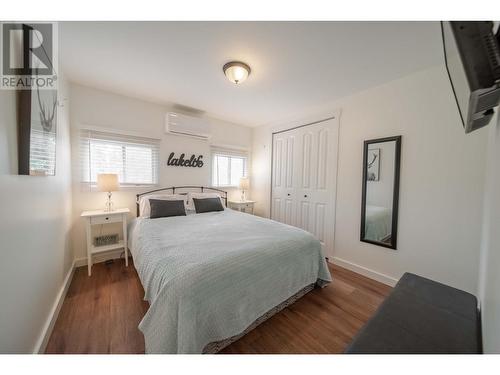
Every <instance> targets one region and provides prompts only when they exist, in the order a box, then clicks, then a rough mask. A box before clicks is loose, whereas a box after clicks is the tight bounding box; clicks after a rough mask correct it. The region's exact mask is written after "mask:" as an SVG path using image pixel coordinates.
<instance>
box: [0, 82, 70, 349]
mask: <svg viewBox="0 0 500 375" xmlns="http://www.w3.org/2000/svg"><path fill="white" fill-rule="evenodd" d="M59 82H60V83H59V84H60V86H59V90H60V91H59V96H60V98H63V97H65V96H67V92H68V88H67V86H66V85H65V83H64V80H63V79H60V81H59ZM14 100H15V95H14V93H13V92H9V91H4V90H0V145H2V146H0V149H2V151H1V152H2V154H1V162H0V164H1V165H2V166H4V167H3V168H2V170H1V171H0V207H2V209H1V210H0V222H1V223H2V225H1V226H0V239H1V240H0V299H1V301H2V303H1V308H0V353H30V352H33V351H34V350H37V349H38V346H39V345H40V343H41V339H42V337H41V336H42V334H43V330H44V328H45V325H46V324H47V322H48V319H49V318H50V315H51V309H52V308H53V305H54V304H55V302H56V299H57V295H58V293H59V292H60V290H61V288H62V286H63V281H64V279H65V277H66V275H67V274H68V272H70V270H71V268H72V264H73V253H72V251H71V246H70V239H69V223H70V218H71V171H70V168H71V165H70V161H69V160H70V141H69V139H70V136H69V115H68V110H69V108H68V104H67V103H66V104H65V107H59V108H58V114H57V117H58V126H57V165H56V176H52V177H32V176H17V175H15V173H17V160H16V154H15V153H16V151H12V150H15V144H16V142H17V140H16V136H15V134H16V129H17V121H16V106H15V101H14ZM3 145H8V147H7V148H8V149H9V150H10V151H9V152H8V153H4V152H3V150H4V148H3ZM5 166H9V167H8V168H5Z"/></svg>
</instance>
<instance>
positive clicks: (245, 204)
mask: <svg viewBox="0 0 500 375" xmlns="http://www.w3.org/2000/svg"><path fill="white" fill-rule="evenodd" d="M254 204H255V201H228V202H227V206H228V207H229V208H230V209H232V210H236V211H240V212H246V213H247V214H252V215H253V205H254Z"/></svg>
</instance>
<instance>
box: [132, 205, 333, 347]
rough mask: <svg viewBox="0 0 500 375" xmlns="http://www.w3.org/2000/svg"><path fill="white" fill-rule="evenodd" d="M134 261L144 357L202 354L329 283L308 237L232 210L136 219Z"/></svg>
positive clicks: (317, 249) (322, 261)
mask: <svg viewBox="0 0 500 375" xmlns="http://www.w3.org/2000/svg"><path fill="white" fill-rule="evenodd" d="M130 240H131V241H130V243H131V251H132V254H133V257H134V264H135V267H136V269H137V271H138V274H139V277H140V279H141V282H142V285H143V286H144V290H145V299H146V300H148V301H149V302H150V308H149V310H148V312H147V313H146V315H145V316H144V318H143V320H142V321H141V323H140V325H139V328H140V330H141V331H142V332H143V333H144V337H145V342H146V353H201V352H202V350H203V348H204V347H205V346H206V345H207V344H208V343H211V342H214V341H219V340H222V339H226V338H228V337H231V336H234V335H237V334H239V333H241V332H242V331H244V329H245V328H247V327H248V326H249V325H250V324H251V323H252V322H253V321H255V320H256V319H257V318H258V317H260V316H261V315H263V314H264V313H266V312H267V311H268V310H270V309H271V308H273V307H274V306H276V305H278V304H280V303H281V302H283V301H285V300H286V299H288V298H289V297H291V296H292V295H294V294H295V293H296V292H298V291H299V290H301V289H302V288H304V287H305V286H307V285H310V284H312V283H315V282H318V284H319V285H322V286H323V285H325V284H326V283H327V282H329V281H331V277H330V273H329V271H328V267H327V266H326V262H325V259H324V256H323V255H322V253H321V247H320V243H319V242H318V241H317V240H316V239H315V238H314V237H313V236H312V235H311V234H309V233H307V232H305V231H303V230H301V229H298V228H295V227H291V226H288V225H284V224H281V223H277V222H275V221H271V220H268V219H263V218H259V217H256V216H253V215H248V214H244V213H240V212H236V211H232V210H225V211H222V212H210V213H203V214H194V215H188V216H180V217H170V218H161V219H136V220H135V221H134V223H133V224H132V225H131V230H130Z"/></svg>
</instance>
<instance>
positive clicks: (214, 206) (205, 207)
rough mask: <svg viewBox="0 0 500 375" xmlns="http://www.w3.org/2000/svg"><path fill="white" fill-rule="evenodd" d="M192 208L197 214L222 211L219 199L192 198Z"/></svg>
mask: <svg viewBox="0 0 500 375" xmlns="http://www.w3.org/2000/svg"><path fill="white" fill-rule="evenodd" d="M193 203H194V208H195V209H196V213H197V214H201V213H203V212H213V211H224V207H222V203H221V201H220V198H218V197H217V198H202V199H198V198H193Z"/></svg>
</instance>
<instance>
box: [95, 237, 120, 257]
mask: <svg viewBox="0 0 500 375" xmlns="http://www.w3.org/2000/svg"><path fill="white" fill-rule="evenodd" d="M123 243H124V242H123V240H120V241H118V243H114V244H111V245H103V246H94V245H93V246H92V247H91V250H90V251H91V253H92V254H99V253H105V252H107V251H111V250H117V249H121V248H123V247H124V245H123Z"/></svg>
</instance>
